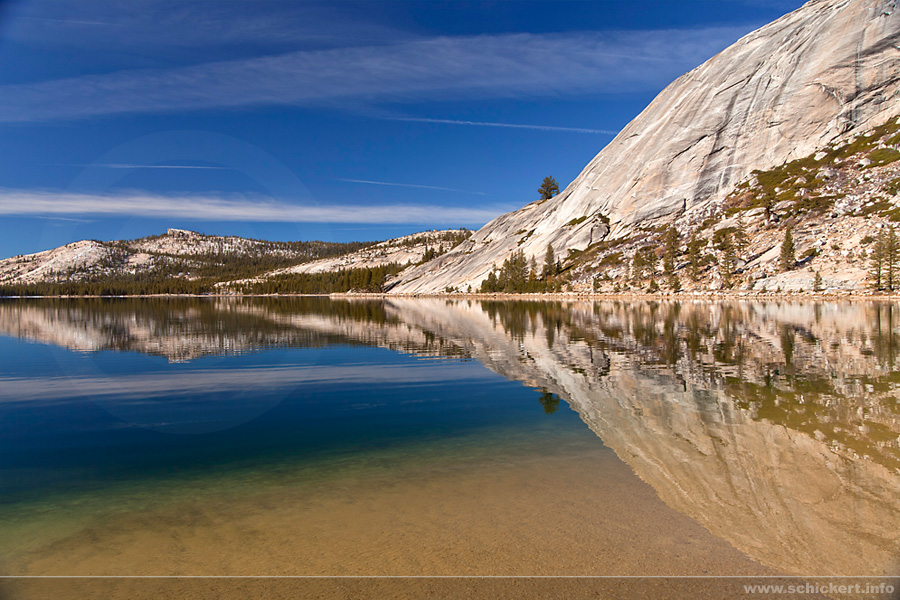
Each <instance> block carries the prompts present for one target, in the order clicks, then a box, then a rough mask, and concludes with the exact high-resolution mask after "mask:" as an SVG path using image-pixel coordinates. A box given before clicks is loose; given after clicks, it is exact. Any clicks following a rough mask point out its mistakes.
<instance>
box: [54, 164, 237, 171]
mask: <svg viewBox="0 0 900 600" xmlns="http://www.w3.org/2000/svg"><path fill="white" fill-rule="evenodd" d="M59 166H62V167H91V168H98V169H200V170H213V171H224V170H228V167H215V166H206V165H132V164H122V163H93V164H89V165H88V164H66V165H59Z"/></svg>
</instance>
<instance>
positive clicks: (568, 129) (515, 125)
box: [386, 117, 619, 135]
mask: <svg viewBox="0 0 900 600" xmlns="http://www.w3.org/2000/svg"><path fill="white" fill-rule="evenodd" d="M386 120H388V121H407V122H410V123H437V124H440V125H470V126H475V127H503V128H509V129H535V130H537V131H565V132H568V133H593V134H600V135H618V133H619V132H618V131H613V130H611V129H585V128H583V127H554V126H551V125H524V124H521V123H491V122H486V121H460V120H456V119H426V118H417V117H388V118H386Z"/></svg>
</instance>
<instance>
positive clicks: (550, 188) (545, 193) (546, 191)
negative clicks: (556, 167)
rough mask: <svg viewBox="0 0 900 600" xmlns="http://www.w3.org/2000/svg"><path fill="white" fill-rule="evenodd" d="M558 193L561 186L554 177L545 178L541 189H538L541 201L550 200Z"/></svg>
mask: <svg viewBox="0 0 900 600" xmlns="http://www.w3.org/2000/svg"><path fill="white" fill-rule="evenodd" d="M558 193H559V184H558V183H556V180H555V179H554V178H553V177H544V181H543V183H541V187H539V188H538V194H540V195H541V197H540V199H541V200H549V199H550V198H552V197H553V196H555V195H556V194H558Z"/></svg>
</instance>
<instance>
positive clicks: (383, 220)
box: [0, 190, 514, 226]
mask: <svg viewBox="0 0 900 600" xmlns="http://www.w3.org/2000/svg"><path fill="white" fill-rule="evenodd" d="M512 208H514V207H511V206H496V207H484V208H470V207H455V206H437V205H424V204H421V205H420V204H400V203H397V204H382V205H364V204H363V205H349V204H347V205H339V204H338V205H335V204H330V205H327V206H323V205H305V206H304V205H298V204H291V203H289V202H284V201H279V200H275V199H272V198H266V197H247V196H223V197H219V196H208V195H161V194H153V193H150V192H140V191H133V192H121V193H116V194H102V195H98V194H82V193H72V192H52V191H30V190H0V215H21V216H48V215H54V216H59V215H78V216H83V215H92V216H132V217H151V218H181V219H189V220H198V221H248V222H258V223H372V224H388V223H393V224H460V225H479V226H480V225H483V224H484V223H487V222H488V221H490V220H491V219H494V218H495V217H497V216H498V215H500V214H503V213H504V212H507V211H509V210H512Z"/></svg>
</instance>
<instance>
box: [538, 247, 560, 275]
mask: <svg viewBox="0 0 900 600" xmlns="http://www.w3.org/2000/svg"><path fill="white" fill-rule="evenodd" d="M556 267H557V264H556V255H555V254H554V253H553V245H552V244H547V254H546V255H544V270H543V271H542V272H541V276H542V277H543V278H544V279H549V278H550V277H553V276H555V275H556V273H557V269H556Z"/></svg>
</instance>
